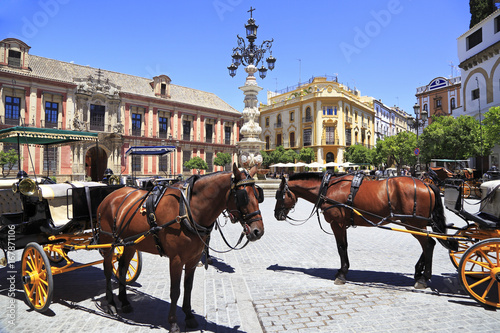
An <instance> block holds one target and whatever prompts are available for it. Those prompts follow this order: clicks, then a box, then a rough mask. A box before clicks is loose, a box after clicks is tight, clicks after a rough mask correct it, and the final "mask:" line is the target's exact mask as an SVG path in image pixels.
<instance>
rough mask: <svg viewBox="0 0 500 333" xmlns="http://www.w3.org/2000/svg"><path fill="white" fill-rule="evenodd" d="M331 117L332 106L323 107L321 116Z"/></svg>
mask: <svg viewBox="0 0 500 333" xmlns="http://www.w3.org/2000/svg"><path fill="white" fill-rule="evenodd" d="M325 115H326V116H333V106H323V116H325Z"/></svg>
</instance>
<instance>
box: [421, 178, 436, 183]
mask: <svg viewBox="0 0 500 333" xmlns="http://www.w3.org/2000/svg"><path fill="white" fill-rule="evenodd" d="M422 181H423V182H424V183H426V184H429V185H435V184H434V181H433V180H432V178H430V177H424V179H422Z"/></svg>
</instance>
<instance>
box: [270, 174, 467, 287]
mask: <svg viewBox="0 0 500 333" xmlns="http://www.w3.org/2000/svg"><path fill="white" fill-rule="evenodd" d="M353 179H354V175H352V174H351V175H345V176H342V177H333V176H331V175H330V174H328V173H326V174H324V175H323V174H319V173H299V174H295V175H293V176H291V177H290V179H289V181H287V180H286V179H285V178H283V179H282V181H281V184H280V187H279V189H278V191H277V192H276V200H277V201H276V206H275V209H274V216H275V217H276V219H277V220H285V219H286V218H287V217H288V213H289V211H290V210H291V209H292V208H293V207H294V206H295V204H296V203H297V200H298V198H303V199H305V200H307V201H310V202H312V203H315V209H319V210H321V211H322V212H323V215H324V217H325V220H326V221H327V222H328V223H330V226H331V228H332V230H333V233H334V235H335V239H336V241H337V248H338V251H339V255H340V269H339V270H338V272H337V274H336V276H335V277H336V279H335V284H343V283H345V281H346V275H347V272H348V270H349V258H348V256H347V228H348V227H349V226H352V225H355V226H375V225H378V226H381V227H384V226H383V225H385V224H387V223H391V222H396V223H398V224H400V225H403V226H404V227H405V228H406V229H407V230H412V231H416V232H418V231H423V233H413V232H412V234H413V236H414V237H415V238H416V239H417V240H418V241H419V243H420V245H421V246H422V255H421V256H420V259H419V260H418V262H417V264H416V266H415V281H416V283H415V288H425V287H426V286H427V280H429V279H430V278H431V275H432V253H433V249H434V245H435V243H436V242H435V241H434V239H433V238H431V237H428V236H427V235H426V231H425V230H426V228H427V226H428V225H430V226H431V227H432V229H433V230H434V231H436V232H438V233H444V232H445V231H446V225H445V216H444V209H443V204H442V201H441V196H440V194H439V190H438V189H437V188H436V187H435V186H428V185H426V184H424V183H423V182H422V181H420V180H418V179H415V178H411V177H394V178H388V179H384V180H377V181H375V180H368V179H365V180H364V181H362V182H361V185H360V186H358V190H357V192H355V191H353V190H352V189H351V188H352V186H351V185H352V183H353ZM356 183H357V184H359V178H358V180H357V181H356ZM355 187H356V186H355ZM353 194H354V195H353ZM349 200H350V201H349ZM311 216H312V214H311ZM385 228H388V227H385ZM390 229H393V228H390ZM406 229H400V230H401V231H403V230H404V231H406ZM393 230H394V229H393ZM438 237H439V236H438ZM440 242H441V243H442V244H443V245H444V246H446V247H451V248H455V247H456V246H457V243H456V242H454V241H448V240H446V238H444V237H443V238H442V239H440Z"/></svg>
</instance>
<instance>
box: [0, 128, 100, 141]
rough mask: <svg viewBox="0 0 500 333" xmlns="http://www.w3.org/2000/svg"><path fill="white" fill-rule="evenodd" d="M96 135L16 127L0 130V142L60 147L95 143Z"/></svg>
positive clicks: (53, 129) (52, 129)
mask: <svg viewBox="0 0 500 333" xmlns="http://www.w3.org/2000/svg"><path fill="white" fill-rule="evenodd" d="M97 135H98V134H97V133H90V132H80V131H70V130H60V129H55V128H38V127H23V126H16V127H11V128H6V129H3V130H0V142H10V143H17V142H18V141H17V140H18V138H19V143H20V144H30V145H60V144H66V143H70V142H74V141H96V140H97Z"/></svg>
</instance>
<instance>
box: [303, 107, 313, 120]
mask: <svg viewBox="0 0 500 333" xmlns="http://www.w3.org/2000/svg"><path fill="white" fill-rule="evenodd" d="M305 121H312V117H311V108H310V107H307V108H306V120H305Z"/></svg>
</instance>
